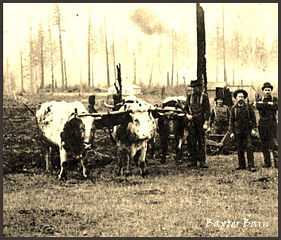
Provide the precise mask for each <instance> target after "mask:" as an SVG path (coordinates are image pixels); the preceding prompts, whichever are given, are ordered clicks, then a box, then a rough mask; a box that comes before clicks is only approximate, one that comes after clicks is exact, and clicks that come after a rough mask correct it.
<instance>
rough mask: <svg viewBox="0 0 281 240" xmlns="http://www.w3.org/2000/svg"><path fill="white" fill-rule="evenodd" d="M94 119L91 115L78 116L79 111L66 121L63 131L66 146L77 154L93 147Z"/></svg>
mask: <svg viewBox="0 0 281 240" xmlns="http://www.w3.org/2000/svg"><path fill="white" fill-rule="evenodd" d="M94 130H95V128H94V119H93V118H92V117H90V116H83V117H81V118H80V117H78V116H77V112H76V113H74V115H73V116H71V117H70V119H69V120H68V121H67V122H66V123H65V125H64V129H63V131H62V133H61V139H62V141H63V142H64V148H65V149H66V150H67V151H69V152H72V153H74V154H76V155H79V154H82V153H84V151H85V150H88V149H90V148H91V147H92V144H93V140H94Z"/></svg>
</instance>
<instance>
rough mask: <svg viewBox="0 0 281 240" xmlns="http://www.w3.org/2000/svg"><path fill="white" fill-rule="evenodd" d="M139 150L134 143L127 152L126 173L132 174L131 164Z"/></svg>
mask: <svg viewBox="0 0 281 240" xmlns="http://www.w3.org/2000/svg"><path fill="white" fill-rule="evenodd" d="M136 153H137V151H136V147H135V146H134V145H132V146H131V147H130V152H129V153H126V160H127V162H126V171H125V175H127V176H129V175H130V174H131V168H130V164H131V161H132V160H134V157H135V155H136Z"/></svg>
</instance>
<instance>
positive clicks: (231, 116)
mask: <svg viewBox="0 0 281 240" xmlns="http://www.w3.org/2000/svg"><path fill="white" fill-rule="evenodd" d="M233 130H234V107H232V108H231V109H230V116H229V125H228V131H229V132H230V133H233Z"/></svg>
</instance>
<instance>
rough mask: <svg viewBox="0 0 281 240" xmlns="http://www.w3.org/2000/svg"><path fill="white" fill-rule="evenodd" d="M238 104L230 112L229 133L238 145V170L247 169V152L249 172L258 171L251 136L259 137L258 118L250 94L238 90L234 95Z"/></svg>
mask: <svg viewBox="0 0 281 240" xmlns="http://www.w3.org/2000/svg"><path fill="white" fill-rule="evenodd" d="M233 97H234V98H235V100H236V103H235V104H234V105H233V106H232V108H231V111H230V120H229V132H230V138H231V139H235V142H236V144H237V152H238V161H239V167H238V168H237V170H240V169H246V160H245V151H246V152H247V159H248V170H250V171H253V172H254V171H256V168H255V163H254V149H253V144H252V138H251V136H257V131H256V130H255V128H256V116H255V112H254V110H253V108H252V106H251V105H250V104H248V102H247V100H246V99H247V97H248V93H247V92H246V91H245V90H243V89H238V90H236V91H235V92H234V93H233Z"/></svg>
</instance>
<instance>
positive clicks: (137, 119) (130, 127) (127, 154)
mask: <svg viewBox="0 0 281 240" xmlns="http://www.w3.org/2000/svg"><path fill="white" fill-rule="evenodd" d="M151 107H152V105H150V104H149V103H147V102H145V101H143V100H141V99H138V98H136V97H135V96H127V97H125V98H124V99H123V102H122V103H121V104H120V106H119V110H118V111H120V112H127V114H126V115H124V116H123V121H122V123H121V124H120V125H119V126H114V128H113V133H112V137H113V139H114V141H115V142H116V145H117V157H118V166H119V170H118V174H119V175H123V174H125V175H128V174H129V173H130V162H131V161H132V160H135V162H136V165H137V166H138V167H139V170H140V174H141V175H142V176H144V175H145V172H146V170H145V169H146V154H147V146H148V141H149V140H151V139H152V138H154V137H155V134H156V122H155V120H154V118H153V116H152V114H151V112H150V111H149V110H150V108H151ZM124 159H125V160H126V169H125V171H124V168H123V165H124V164H123V160H124Z"/></svg>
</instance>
